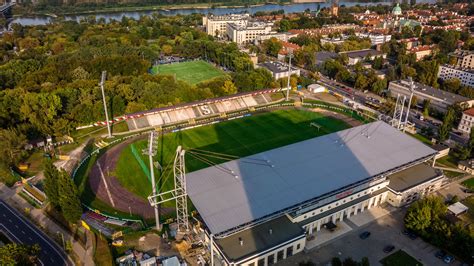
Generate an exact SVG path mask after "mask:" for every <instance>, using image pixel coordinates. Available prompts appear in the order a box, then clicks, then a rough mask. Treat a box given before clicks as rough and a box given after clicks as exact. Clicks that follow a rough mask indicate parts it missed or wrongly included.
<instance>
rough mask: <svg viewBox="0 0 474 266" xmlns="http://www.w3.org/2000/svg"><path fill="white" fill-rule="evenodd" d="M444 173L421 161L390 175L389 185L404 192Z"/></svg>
mask: <svg viewBox="0 0 474 266" xmlns="http://www.w3.org/2000/svg"><path fill="white" fill-rule="evenodd" d="M442 175H443V174H442V173H441V172H440V171H437V170H436V169H434V168H433V167H431V166H429V165H426V164H424V163H421V164H418V165H415V166H413V167H410V168H408V169H405V170H403V171H400V172H398V173H395V174H393V175H390V176H389V177H388V178H389V179H390V184H388V187H389V188H391V189H393V190H395V191H398V192H402V191H405V190H407V189H410V188H412V187H415V186H417V185H419V184H421V183H424V182H426V181H428V180H431V179H434V178H437V177H440V176H442Z"/></svg>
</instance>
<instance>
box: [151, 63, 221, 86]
mask: <svg viewBox="0 0 474 266" xmlns="http://www.w3.org/2000/svg"><path fill="white" fill-rule="evenodd" d="M151 73H152V74H174V75H176V78H177V79H180V80H184V81H186V82H188V83H190V84H197V83H199V82H202V81H206V80H210V79H213V78H215V77H219V76H223V75H225V73H224V72H223V71H221V70H219V69H217V68H215V67H214V66H212V65H211V64H209V63H207V62H204V61H201V60H199V61H189V62H182V63H172V64H167V65H158V66H154V67H153V68H152V69H151Z"/></svg>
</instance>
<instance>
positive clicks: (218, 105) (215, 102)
mask: <svg viewBox="0 0 474 266" xmlns="http://www.w3.org/2000/svg"><path fill="white" fill-rule="evenodd" d="M271 102H272V99H271V97H270V94H269V93H266V92H260V93H246V94H242V95H238V96H229V97H221V98H217V99H210V100H207V101H203V102H199V103H194V104H193V103H191V104H189V105H188V106H179V107H176V108H173V107H171V108H170V107H167V108H161V109H155V110H150V111H148V112H145V113H142V114H140V115H139V116H137V115H129V116H128V119H127V125H128V128H129V129H130V130H131V131H133V130H139V129H143V128H148V127H157V126H163V125H169V124H175V123H179V122H184V121H189V120H196V119H202V118H205V117H206V116H212V115H219V114H225V113H229V112H236V111H239V110H246V109H249V108H251V107H255V106H258V105H264V104H268V103H271Z"/></svg>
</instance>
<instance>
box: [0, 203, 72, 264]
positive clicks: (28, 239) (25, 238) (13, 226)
mask: <svg viewBox="0 0 474 266" xmlns="http://www.w3.org/2000/svg"><path fill="white" fill-rule="evenodd" d="M0 230H1V231H3V232H4V233H5V234H6V235H7V236H8V237H9V238H10V239H11V240H13V241H14V242H17V243H22V244H27V245H33V244H39V245H40V246H41V252H40V256H39V260H40V263H41V264H42V265H48V266H49V265H72V263H70V262H69V261H68V257H67V255H66V254H65V253H64V252H63V251H62V249H61V248H60V247H59V246H58V245H56V243H54V241H53V240H51V239H50V238H49V237H48V236H46V235H45V234H44V233H43V232H41V231H40V229H38V228H37V227H36V226H35V225H33V224H31V223H30V222H29V221H27V220H26V219H25V218H24V217H23V216H22V215H21V214H19V213H18V212H17V211H16V210H14V209H13V208H12V207H10V206H8V204H7V203H5V202H4V201H3V200H0Z"/></svg>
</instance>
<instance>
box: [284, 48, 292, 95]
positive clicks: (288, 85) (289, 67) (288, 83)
mask: <svg viewBox="0 0 474 266" xmlns="http://www.w3.org/2000/svg"><path fill="white" fill-rule="evenodd" d="M288 56H289V58H290V60H289V62H288V82H287V85H286V100H287V101H288V100H289V97H290V77H291V57H293V53H292V52H290V53H289V54H288Z"/></svg>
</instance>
